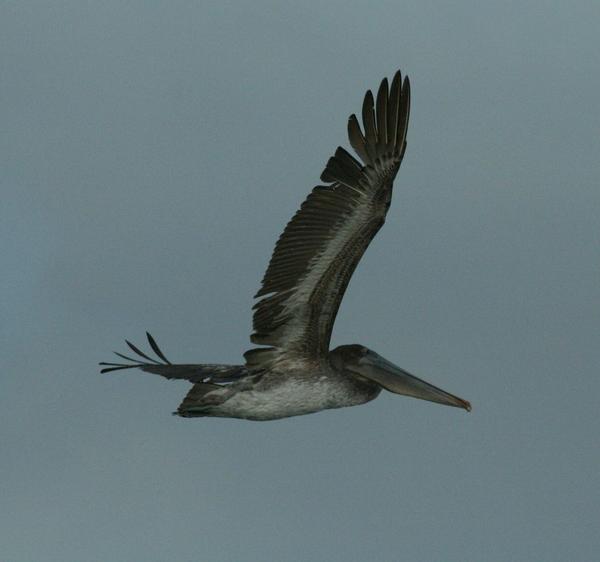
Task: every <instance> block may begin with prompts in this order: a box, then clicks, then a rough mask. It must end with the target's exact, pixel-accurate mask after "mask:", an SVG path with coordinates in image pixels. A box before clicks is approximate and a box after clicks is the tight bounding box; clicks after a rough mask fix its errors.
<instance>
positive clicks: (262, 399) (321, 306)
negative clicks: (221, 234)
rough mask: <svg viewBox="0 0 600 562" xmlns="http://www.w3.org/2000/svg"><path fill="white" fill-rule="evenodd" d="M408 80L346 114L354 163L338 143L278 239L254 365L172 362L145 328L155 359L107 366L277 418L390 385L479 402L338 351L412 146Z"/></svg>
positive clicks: (241, 411) (220, 411)
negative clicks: (339, 318)
mask: <svg viewBox="0 0 600 562" xmlns="http://www.w3.org/2000/svg"><path fill="white" fill-rule="evenodd" d="M409 111H410V84H409V81H408V78H407V77H405V78H404V80H402V77H401V74H400V72H397V73H396V74H395V75H394V78H393V79H392V82H391V85H389V84H388V81H387V79H384V80H383V81H382V82H381V85H380V86H379V90H378V92H377V97H376V99H374V98H373V94H372V93H371V91H367V93H366V94H365V97H364V101H363V105H362V130H361V127H360V125H359V122H358V119H357V118H356V116H355V115H351V116H350V118H349V120H348V138H349V140H350V144H351V145H352V148H353V149H354V151H355V153H356V155H357V156H358V157H359V158H360V160H358V159H356V158H355V157H354V156H352V155H351V154H350V153H349V152H347V151H346V150H345V149H344V148H342V147H338V149H337V150H336V151H335V154H334V155H333V156H332V157H331V158H330V159H329V161H328V162H327V165H326V166H325V170H324V171H323V173H322V174H321V181H322V182H323V184H324V185H319V186H317V187H315V188H314V189H313V190H312V192H311V193H310V194H309V196H308V197H307V199H306V200H305V201H304V203H303V204H302V205H301V207H300V210H299V211H298V212H297V213H296V214H295V215H294V217H293V218H292V220H291V221H290V222H289V223H288V225H287V226H286V227H285V230H284V231H283V234H282V235H281V236H280V238H279V240H278V241H277V244H276V245H275V250H274V252H273V255H272V257H271V261H270V262H269V266H268V268H267V271H266V273H265V275H264V277H263V280H262V284H261V287H260V290H259V291H258V293H256V295H255V298H258V299H259V300H258V301H257V302H256V304H255V305H254V307H253V310H254V318H253V328H254V333H253V334H252V335H251V336H250V340H251V341H252V343H254V344H256V345H258V346H261V347H256V348H254V349H250V350H249V351H247V352H246V353H245V354H244V359H245V364H244V365H219V364H201V365H184V364H172V363H171V362H170V361H169V360H168V359H167V358H166V357H165V355H164V354H163V353H162V351H161V350H160V348H159V347H158V345H157V344H156V342H155V340H154V338H153V337H152V336H151V335H150V334H148V333H147V337H148V342H149V345H150V347H151V348H152V350H153V352H154V353H155V354H156V357H157V358H156V359H155V358H152V357H151V356H150V355H147V354H146V353H145V352H144V351H142V350H141V349H139V348H138V347H137V346H135V345H133V344H132V343H130V342H129V341H126V343H127V345H128V346H129V348H130V349H131V350H132V351H133V352H134V353H135V354H137V355H138V356H139V359H134V358H131V357H128V356H126V355H123V354H121V353H116V355H118V356H119V357H121V358H122V359H124V360H125V361H127V363H122V362H121V363H100V365H103V366H104V368H103V369H102V372H103V373H104V372H110V371H117V370H121V369H130V368H134V367H137V368H139V369H141V370H142V371H145V372H147V373H153V374H156V375H161V376H163V377H166V378H168V379H184V380H188V381H190V382H191V383H193V386H192V388H191V389H190V391H189V392H188V394H187V396H186V397H185V399H184V400H183V402H182V403H181V405H180V406H179V408H178V409H177V411H176V412H174V413H175V414H177V415H179V416H182V417H186V418H195V417H205V416H212V417H224V418H241V419H246V420H275V419H280V418H287V417H290V416H299V415H302V414H310V413H313V412H318V411H320V410H326V409H329V408H342V407H345V406H356V405H358V404H364V403H365V402H369V401H370V400H373V399H374V398H376V397H377V396H378V395H379V393H380V392H381V390H382V389H385V390H388V391H389V392H394V393H396V394H403V395H405V396H412V397H414V398H420V399H421V400H429V401H431V402H437V403H439V404H445V405H447V406H455V407H458V408H464V409H465V410H470V409H471V405H470V404H469V402H467V401H466V400H463V399H462V398H459V397H458V396H454V395H452V394H450V393H448V392H446V391H444V390H442V389H440V388H437V387H436V386H433V385H432V384H429V383H428V382H425V381H424V380H421V379H419V378H417V377H415V376H414V375H411V374H410V373H408V372H407V371H405V370H404V369H401V368H400V367H397V366H396V365H394V364H393V363H391V362H390V361H388V360H387V359H384V358H383V357H381V356H380V355H378V354H377V353H375V352H374V351H371V350H370V349H368V348H366V347H365V346H363V345H357V344H353V345H342V346H339V347H336V348H335V349H333V350H331V351H330V350H329V342H330V339H331V332H332V329H333V323H334V321H335V317H336V314H337V311H338V308H339V306H340V303H341V301H342V297H343V296H344V292H345V291H346V287H347V286H348V282H349V281H350V277H351V276H352V273H353V272H354V269H355V268H356V266H357V264H358V262H359V261H360V258H361V257H362V255H363V253H364V252H365V250H366V249H367V246H368V245H369V243H370V242H371V240H372V239H373V237H374V236H375V234H377V232H378V231H379V229H380V228H381V227H382V225H383V223H384V221H385V217H386V214H387V211H388V209H389V206H390V201H391V199H392V183H393V181H394V178H395V177H396V174H397V173H398V169H399V168H400V163H401V162H402V158H403V157H404V152H405V150H406V131H407V128H408V116H409Z"/></svg>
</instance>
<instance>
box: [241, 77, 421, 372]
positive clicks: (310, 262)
mask: <svg viewBox="0 0 600 562" xmlns="http://www.w3.org/2000/svg"><path fill="white" fill-rule="evenodd" d="M409 110H410V84H409V81H408V78H405V79H404V81H402V78H401V75H400V72H397V73H396V75H395V76H394V78H393V80H392V83H391V88H388V81H387V79H384V80H383V81H382V82H381V86H380V87H379V90H378V92H377V100H376V102H375V101H374V99H373V95H372V93H371V91H368V92H367V93H366V95H365V98H364V102H363V107H362V122H363V129H364V133H363V131H361V128H360V125H359V123H358V120H357V118H356V116H355V115H351V116H350V119H349V120H348V137H349V139H350V144H351V145H352V147H353V148H354V150H355V152H356V154H357V155H358V156H359V157H360V159H361V160H362V163H361V162H359V161H358V160H356V159H355V158H354V157H353V156H351V155H350V154H349V153H348V152H347V151H346V150H344V149H343V148H342V147H338V149H337V150H336V152H335V155H334V156H333V157H332V158H330V159H329V161H328V162H327V166H326V167H325V170H324V171H323V173H322V174H321V180H322V181H323V182H326V183H328V184H329V185H327V186H317V187H315V188H314V189H313V191H312V193H311V194H310V195H309V196H308V198H307V199H306V201H304V203H303V204H302V206H301V207H300V210H299V211H298V212H297V213H296V214H295V216H294V217H293V218H292V220H291V221H290V222H289V223H288V225H287V226H286V228H285V230H284V232H283V234H282V235H281V237H280V238H279V240H278V241H277V244H276V246H275V250H274V252H273V256H272V257H271V261H270V263H269V266H268V268H267V271H266V273H265V276H264V278H263V280H262V287H261V289H260V290H259V291H258V293H257V294H256V295H255V298H258V297H263V298H262V299H261V300H260V301H258V302H257V303H256V304H255V305H254V333H253V334H252V336H251V337H250V339H251V341H252V342H253V343H255V344H258V345H266V346H269V347H266V348H264V347H263V348H256V349H251V350H250V351H247V352H246V354H245V358H246V365H247V366H248V367H249V368H252V369H254V368H270V367H273V366H274V365H275V364H277V363H280V362H287V361H290V362H293V363H299V362H300V363H302V362H310V363H314V362H320V361H322V360H323V358H324V357H326V355H327V352H328V350H329V341H330V338H331V331H332V329H333V323H334V321H335V317H336V314H337V311H338V308H339V306H340V302H341V300H342V297H343V296H344V292H345V290H346V287H347V285H348V282H349V281H350V277H351V276H352V273H353V272H354V269H355V268H356V265H357V264H358V262H359V261H360V258H361V256H362V255H363V253H364V251H365V250H366V248H367V246H368V245H369V243H370V242H371V240H372V239H373V237H374V236H375V234H377V231H378V230H379V229H380V228H381V226H382V225H383V223H384V221H385V216H386V213H387V210H388V208H389V205H390V201H391V197H392V182H393V181H394V178H395V177H396V174H397V172H398V169H399V167H400V163H401V162H402V157H403V155H404V151H405V149H406V130H407V127H408V116H409Z"/></svg>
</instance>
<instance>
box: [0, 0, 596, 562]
mask: <svg viewBox="0 0 600 562" xmlns="http://www.w3.org/2000/svg"><path fill="white" fill-rule="evenodd" d="M599 23H600V4H599V3H598V2H596V1H590V2H571V3H565V2H527V3H522V2H518V3H514V2H495V3H490V2H484V3H480V2H466V1H459V2H451V3H447V2H444V3H441V2H440V3H430V2H423V1H422V0H419V1H414V2H395V1H394V2H392V1H385V2H369V3H366V2H364V3H361V2H356V1H351V2H348V1H342V0H334V1H327V2H321V3H318V4H317V3H316V2H314V3H301V2H288V1H283V2H281V1H280V2H274V1H273V2H265V1H261V0H257V1H255V2H252V3H250V2H247V3H242V2H218V3H217V2H212V3H203V2H182V1H173V2H148V1H144V2H128V3H122V2H115V1H104V2H79V1H71V2H14V1H7V2H3V3H2V6H1V8H0V38H1V39H0V41H1V48H0V57H1V59H0V63H1V76H2V80H1V85H0V95H1V104H0V108H1V109H0V111H1V112H2V116H1V122H2V128H1V138H0V143H1V145H0V151H1V154H2V167H1V171H0V189H1V201H2V205H1V206H0V214H1V216H0V240H1V241H2V242H1V248H2V265H3V267H2V270H3V271H2V276H1V280H0V284H1V285H2V290H1V295H2V296H1V297H0V306H1V312H0V314H1V318H2V323H1V324H0V357H1V359H0V360H1V361H2V381H3V384H2V386H3V389H2V393H1V394H0V412H1V414H0V416H1V418H0V419H1V422H0V447H1V451H2V454H1V457H0V496H1V497H2V500H1V503H2V509H1V510H0V544H2V547H1V548H2V558H3V559H4V560H10V561H11V562H30V561H31V562H46V561H56V562H59V561H60V562H88V561H98V562H105V561H107V560H113V561H117V562H121V561H124V562H129V561H144V562H154V561H156V562H163V561H165V560H181V561H197V560H207V561H211V562H212V561H215V562H221V561H231V562H239V561H261V562H262V561H265V560H277V561H280V560H281V561H301V562H310V561H315V562H316V561H328V562H329V561H333V562H336V561H344V562H347V561H357V562H359V561H364V560H402V561H404V560H406V561H411V562H414V561H418V562H420V561H423V562H432V561H436V562H437V561H449V562H455V561H456V562H465V561H473V562H481V561H485V562H488V561H491V562H495V561H498V562H505V561H507V560H533V561H536V560H543V561H545V562H552V561H560V562H563V561H565V560H569V561H585V562H589V561H590V560H592V559H595V558H596V557H597V553H598V551H599V549H600V538H599V534H598V528H597V524H598V521H599V520H600V507H599V506H600V497H599V496H600V482H599V477H598V466H599V464H600V453H599V447H598V434H599V432H600V423H599V418H598V396H599V392H600V373H599V372H598V367H599V364H600V341H599V337H598V334H599V329H598V324H599V315H598V311H599V310H600V308H599V306H600V283H599V281H600V259H599V258H600V256H599V254H600V252H599V247H600V246H599V243H600V234H599V219H598V216H599V213H600V189H599V186H598V178H599V177H600V158H599V156H598V155H599V154H600V140H599V136H600V102H599V99H600V98H599V95H598V92H599V91H600V75H599V73H598V51H599V47H600V41H599V40H598V25H599ZM397 68H401V69H402V71H403V72H405V73H407V74H408V75H409V76H410V78H411V83H412V92H413V105H412V115H411V124H410V129H409V137H408V150H407V153H406V157H405V161H404V163H403V165H402V169H401V171H400V174H399V176H398V179H397V182H396V189H395V195H394V202H393V205H392V208H391V210H390V213H389V215H388V220H387V223H386V226H385V227H384V228H383V229H382V231H381V232H380V233H379V235H378V236H377V238H376V239H375V241H374V243H373V244H372V246H371V247H370V248H369V250H368V252H367V254H366V256H365V258H364V259H363V261H362V262H361V264H360V266H359V268H358V269H357V271H356V273H355V276H354V278H353V280H352V283H351V285H350V288H349V291H348V293H347V295H346V297H345V299H344V302H343V304H342V307H341V311H340V315H339V317H338V321H337V323H336V327H335V332H334V341H333V343H334V344H335V345H338V344H341V343H355V342H357V343H358V342H360V343H363V344H365V345H367V346H369V347H371V348H372V349H374V350H375V351H377V352H378V353H380V354H382V355H384V356H385V357H387V358H389V359H390V360H392V361H394V362H395V363H397V364H399V365H401V366H402V367H404V368H406V369H408V370H410V371H412V372H414V373H415V374H417V375H419V376H422V377H424V378H425V379H427V380H429V381H431V382H432V383H434V384H437V385H439V386H441V387H443V388H445V389H447V390H448V391H450V392H454V393H456V394H458V395H460V396H463V397H464V398H467V399H469V400H471V401H472V403H473V412H472V413H471V414H466V413H464V412H462V411H460V410H456V409H454V408H445V407H442V406H439V405H435V404H430V403H425V402H422V401H417V400H411V399H408V398H402V397H399V396H395V395H391V394H385V395H382V396H381V397H380V398H379V399H378V400H376V401H375V402H372V403H370V404H368V405H366V406H361V407H357V408H349V409H345V410H337V411H336V410H332V411H327V412H323V413H319V414H315V415H311V416H304V417H298V418H291V419H288V420H282V421H278V422H267V423H253V422H241V421H236V420H219V419H199V420H182V419H178V418H176V417H172V416H171V415H170V414H171V411H172V410H174V409H175V408H176V406H177V405H178V403H179V401H180V399H181V398H182V397H183V395H184V394H185V392H186V389H187V384H186V383H173V382H168V381H164V380H162V379H159V378H156V377H152V376H150V375H144V374H141V373H138V372H126V373H117V374H112V375H100V374H99V370H98V367H97V365H96V364H97V362H98V361H102V360H105V361H107V360H110V359H111V355H110V352H111V350H113V349H115V350H117V351H124V349H125V348H124V343H123V339H124V338H127V339H130V340H132V341H133V342H135V343H139V344H143V343H144V331H145V330H149V331H150V332H152V333H153V334H154V335H155V337H156V338H157V340H158V342H159V344H161V346H162V347H163V349H164V351H165V353H166V354H167V356H169V357H170V358H171V360H178V361H184V362H186V361H198V362H201V361H206V362H232V363H238V362H240V360H241V354H242V353H243V352H244V351H245V350H246V349H248V348H249V347H250V344H249V340H248V335H249V333H250V326H251V315H250V306H251V304H252V299H251V297H252V294H253V293H254V292H255V291H256V290H257V288H258V286H259V281H260V278H261V276H262V273H263V271H264V269H265V266H266V264H267V261H268V258H269V256H270V253H271V250H272V248H273V245H274V242H275V240H276V238H277V236H278V235H279V233H280V232H281V230H282V228H283V226H284V224H285V223H286V222H287V220H288V219H289V218H290V217H291V215H292V214H293V212H294V211H295V210H296V209H297V207H298V206H299V204H300V203H301V201H302V200H303V199H304V197H305V196H306V195H307V193H308V192H309V190H310V189H311V188H312V187H313V186H314V185H315V184H316V183H317V182H318V177H319V174H320V172H321V170H322V168H323V166H324V164H325V162H326V160H327V158H328V157H329V156H330V155H331V154H332V152H333V151H334V149H335V147H336V146H337V145H338V144H343V145H345V146H348V143H347V140H346V135H345V127H346V119H347V117H348V115H349V114H350V113H352V112H355V111H358V110H359V109H360V104H361V102H362V96H363V94H364V91H365V90H366V89H367V88H376V87H377V86H378V84H379V81H380V80H381V78H382V77H383V76H386V75H387V76H391V75H392V74H393V72H394V71H395V70H396V69H397Z"/></svg>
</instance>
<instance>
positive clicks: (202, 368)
mask: <svg viewBox="0 0 600 562" xmlns="http://www.w3.org/2000/svg"><path fill="white" fill-rule="evenodd" d="M146 337H147V338H148V343H149V344H150V347H151V348H152V351H154V353H155V354H156V356H157V357H158V358H159V359H160V361H157V360H156V359H153V358H152V357H150V356H149V355H147V354H146V353H144V352H143V351H142V350H141V349H140V348H139V347H137V346H136V345H133V344H132V343H131V342H130V341H127V340H125V343H126V344H127V345H128V346H129V349H131V351H133V352H134V353H135V354H136V355H138V356H139V358H138V357H128V356H127V355H123V354H122V353H119V352H117V351H115V352H114V354H115V355H118V356H119V357H120V358H121V359H124V360H125V361H128V362H127V363H106V362H105V361H103V362H101V363H100V365H102V366H103V367H104V368H103V369H102V370H101V371H100V372H101V373H110V372H112V371H121V370H123V369H141V370H142V371H145V372H146V373H152V374H154V375H160V376H161V377H165V378H166V379H183V380H188V381H190V382H193V383H216V384H222V383H229V382H235V381H237V380H239V379H241V378H244V377H246V376H248V369H247V368H246V367H244V365H216V364H208V363H205V364H202V365H188V364H178V365H174V364H173V363H171V362H170V361H169V360H168V359H167V358H166V357H165V355H164V353H163V352H162V351H161V350H160V348H159V347H158V344H157V343H156V341H155V340H154V338H153V337H152V336H151V335H150V334H149V333H148V332H146Z"/></svg>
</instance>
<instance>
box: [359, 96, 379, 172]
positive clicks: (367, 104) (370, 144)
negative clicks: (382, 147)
mask: <svg viewBox="0 0 600 562" xmlns="http://www.w3.org/2000/svg"><path fill="white" fill-rule="evenodd" d="M373 104H374V102H373V93H372V92H371V90H367V93H366V94H365V99H364V101H363V107H362V118H363V127H364V128H365V141H366V143H365V149H366V151H367V154H368V155H369V163H374V162H375V160H376V159H377V153H376V146H377V129H376V127H375V110H374V108H373Z"/></svg>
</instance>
